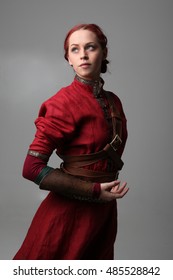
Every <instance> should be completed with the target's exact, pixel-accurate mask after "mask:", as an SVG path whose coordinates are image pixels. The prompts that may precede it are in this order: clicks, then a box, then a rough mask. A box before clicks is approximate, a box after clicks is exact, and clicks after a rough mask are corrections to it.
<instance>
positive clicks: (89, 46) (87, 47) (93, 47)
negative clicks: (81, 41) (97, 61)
mask: <svg viewBox="0 0 173 280" xmlns="http://www.w3.org/2000/svg"><path fill="white" fill-rule="evenodd" d="M86 49H87V50H89V51H94V50H95V49H96V46H95V45H88V46H86Z"/></svg>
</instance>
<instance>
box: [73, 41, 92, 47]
mask: <svg viewBox="0 0 173 280" xmlns="http://www.w3.org/2000/svg"><path fill="white" fill-rule="evenodd" d="M89 44H96V43H95V42H88V43H86V44H85V45H89ZM70 46H79V44H71V45H70Z"/></svg>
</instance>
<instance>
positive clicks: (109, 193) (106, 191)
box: [99, 181, 129, 202]
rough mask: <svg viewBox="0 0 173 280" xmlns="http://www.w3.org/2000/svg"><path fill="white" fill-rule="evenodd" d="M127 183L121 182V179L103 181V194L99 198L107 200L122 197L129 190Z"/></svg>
mask: <svg viewBox="0 0 173 280" xmlns="http://www.w3.org/2000/svg"><path fill="white" fill-rule="evenodd" d="M126 185H127V183H126V182H124V183H122V184H120V181H112V182H107V183H101V184H100V186H101V194H100V197H99V200H102V201H105V202H106V201H112V200H115V199H118V198H122V197H123V196H124V195H125V194H126V193H127V192H128V190H129V188H127V187H126Z"/></svg>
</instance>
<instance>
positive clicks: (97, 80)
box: [75, 74, 101, 86]
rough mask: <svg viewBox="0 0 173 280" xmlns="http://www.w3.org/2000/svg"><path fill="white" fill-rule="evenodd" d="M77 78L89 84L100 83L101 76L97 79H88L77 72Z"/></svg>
mask: <svg viewBox="0 0 173 280" xmlns="http://www.w3.org/2000/svg"><path fill="white" fill-rule="evenodd" d="M75 79H76V80H78V81H79V82H81V83H83V84H87V85H91V86H92V85H94V84H96V83H99V82H100V80H101V78H100V77H98V78H97V79H93V80H88V79H84V78H81V77H79V76H78V75H77V74H76V76H75Z"/></svg>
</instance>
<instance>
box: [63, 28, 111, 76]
mask: <svg viewBox="0 0 173 280" xmlns="http://www.w3.org/2000/svg"><path fill="white" fill-rule="evenodd" d="M80 29H84V30H89V31H92V32H93V33H95V34H96V36H97V39H98V41H99V44H100V45H101V47H102V49H103V50H104V49H106V48H107V37H106V36H105V34H104V33H103V31H102V29H101V28H100V27H99V26H98V25H96V24H94V23H90V24H85V23H83V24H78V25H75V26H74V27H73V28H72V29H70V30H69V32H68V33H67V35H66V37H65V40H64V51H65V53H64V57H65V59H66V60H68V48H69V38H70V36H71V34H72V33H73V32H75V31H77V30H80ZM108 63H109V61H108V60H107V59H105V60H104V61H103V62H102V66H101V73H105V72H106V71H107V64H108Z"/></svg>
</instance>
